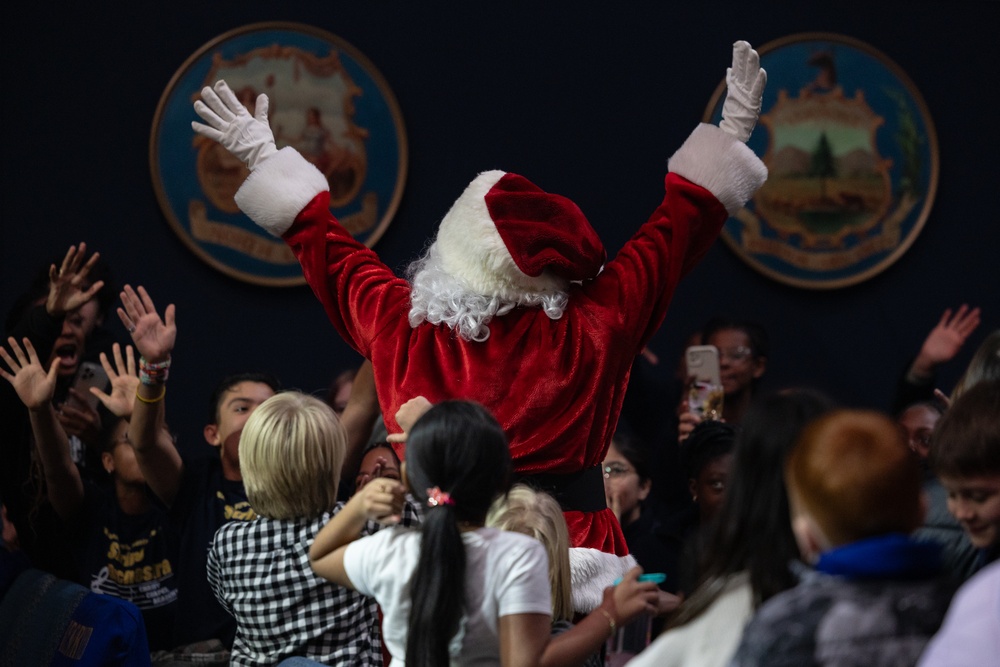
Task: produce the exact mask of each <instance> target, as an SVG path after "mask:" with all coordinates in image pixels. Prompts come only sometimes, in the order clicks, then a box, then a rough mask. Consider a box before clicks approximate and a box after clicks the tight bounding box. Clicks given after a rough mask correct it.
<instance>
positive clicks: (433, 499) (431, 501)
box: [427, 486, 455, 507]
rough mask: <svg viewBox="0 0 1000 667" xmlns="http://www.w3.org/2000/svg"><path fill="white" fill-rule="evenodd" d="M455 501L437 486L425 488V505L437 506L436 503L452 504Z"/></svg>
mask: <svg viewBox="0 0 1000 667" xmlns="http://www.w3.org/2000/svg"><path fill="white" fill-rule="evenodd" d="M454 504H455V501H454V500H452V499H451V496H450V495H449V494H448V492H447V491H442V490H441V489H440V488H439V487H437V486H435V487H432V488H430V489H427V506H428V507H437V506H438V505H454Z"/></svg>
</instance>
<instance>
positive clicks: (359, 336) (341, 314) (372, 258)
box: [284, 192, 410, 358]
mask: <svg viewBox="0 0 1000 667" xmlns="http://www.w3.org/2000/svg"><path fill="white" fill-rule="evenodd" d="M329 205H330V193H329V192H321V193H319V194H318V195H316V197H314V198H313V200H312V201H310V202H309V203H308V204H307V205H306V207H305V208H303V209H302V211H301V212H300V213H299V214H298V216H296V218H295V222H294V223H293V224H292V226H291V227H290V228H289V229H288V231H287V232H285V235H284V239H285V242H286V243H288V245H289V247H290V248H291V249H292V252H294V253H295V256H296V257H297V258H298V260H299V263H300V264H301V265H302V273H303V274H304V275H305V278H306V282H307V283H309V286H310V287H311V288H312V291H313V293H314V294H315V295H316V298H317V299H319V301H320V303H322V304H323V309H324V310H325V311H326V314H327V317H329V318H330V321H331V322H332V323H333V326H334V327H335V328H336V329H337V332H338V333H340V335H341V336H342V337H343V338H344V340H345V341H347V343H348V344H350V345H351V347H353V348H354V349H355V350H357V351H358V352H359V353H361V354H362V355H364V356H365V357H366V358H370V357H371V342H372V340H373V339H374V338H375V337H376V336H377V335H378V333H379V332H380V331H381V330H382V329H383V328H384V327H386V326H389V325H392V324H394V323H398V322H399V321H400V319H399V318H403V321H405V320H406V317H407V312H408V309H409V302H410V297H409V294H410V288H409V284H408V283H407V282H406V281H405V280H403V279H401V278H397V277H396V276H395V275H394V274H393V273H392V271H391V270H390V269H389V268H388V267H387V266H386V265H385V264H383V263H382V261H381V260H380V259H379V258H378V255H376V254H375V252H374V251H373V250H371V249H370V248H367V247H366V246H364V245H363V244H361V243H358V242H357V241H356V240H355V239H354V237H352V236H351V235H350V234H349V233H347V231H346V230H345V229H344V228H343V227H341V226H340V224H339V223H338V222H337V220H336V218H334V217H333V214H332V213H330V207H329Z"/></svg>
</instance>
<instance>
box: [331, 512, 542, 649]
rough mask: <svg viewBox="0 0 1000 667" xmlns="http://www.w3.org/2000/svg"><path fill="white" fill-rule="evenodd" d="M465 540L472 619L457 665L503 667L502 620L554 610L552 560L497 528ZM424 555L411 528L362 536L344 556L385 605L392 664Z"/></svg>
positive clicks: (362, 588) (532, 543) (466, 621)
mask: <svg viewBox="0 0 1000 667" xmlns="http://www.w3.org/2000/svg"><path fill="white" fill-rule="evenodd" d="M462 540H463V542H465V557H466V569H465V602H466V616H465V617H464V618H463V619H462V627H463V632H464V635H463V637H462V641H461V649H460V651H459V653H458V654H457V655H456V654H455V653H454V652H453V653H452V656H451V658H452V664H453V665H456V664H460V665H499V664H500V637H499V627H500V626H499V619H500V617H501V616H510V615H512V614H551V613H552V600H551V590H550V588H549V574H548V570H549V562H548V556H547V555H546V554H545V548H544V547H543V546H542V544H541V543H540V542H538V541H537V540H535V539H534V538H531V537H528V536H527V535H521V534H520V533H511V532H507V531H501V530H496V529H495V528H479V529H477V530H474V531H469V532H466V533H462ZM419 558H420V532H419V531H417V530H413V529H406V528H392V529H390V530H383V531H381V532H379V533H377V534H375V535H372V536H370V537H364V538H361V539H359V540H356V541H354V542H352V543H351V544H349V545H348V547H347V550H346V551H345V552H344V570H345V572H346V573H347V576H348V578H349V579H350V580H351V583H352V584H353V585H354V588H355V589H356V590H357V591H358V592H359V593H363V594H364V595H370V596H372V597H374V598H375V600H376V601H377V602H378V603H379V605H380V606H381V607H382V615H383V619H382V638H383V641H384V643H385V646H386V648H388V649H389V653H390V654H391V655H392V662H393V665H402V664H403V661H404V659H405V658H406V633H407V621H408V618H409V615H410V580H411V579H412V577H413V571H414V569H415V568H416V566H417V562H418V560H419ZM545 623H546V624H548V623H549V621H545Z"/></svg>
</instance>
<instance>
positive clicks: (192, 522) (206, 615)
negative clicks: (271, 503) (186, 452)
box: [170, 456, 257, 648]
mask: <svg viewBox="0 0 1000 667" xmlns="http://www.w3.org/2000/svg"><path fill="white" fill-rule="evenodd" d="M256 516H257V515H256V514H255V513H254V511H253V508H251V507H250V503H249V501H247V494H246V491H245V490H244V488H243V482H234V481H231V480H227V479H226V478H225V477H223V475H222V462H221V461H220V460H219V458H218V457H217V456H210V457H205V458H200V459H195V460H193V461H187V460H186V461H185V462H184V474H183V476H182V478H181V485H180V488H179V489H178V491H177V497H176V498H175V499H174V504H173V506H172V507H171V508H170V519H171V523H172V525H173V526H174V527H175V528H176V530H177V531H178V532H179V533H180V559H179V562H178V567H177V575H178V589H179V599H178V609H177V621H176V623H175V625H174V643H175V645H177V646H180V645H184V644H192V643H194V642H198V641H203V640H205V639H212V638H215V639H219V640H220V641H222V643H223V644H225V645H226V647H227V648H232V645H233V639H234V638H235V636H236V620H235V619H234V618H233V617H232V616H231V615H230V614H229V612H227V611H226V610H225V609H223V608H222V606H221V605H220V604H219V602H218V600H216V599H215V594H214V593H212V589H211V587H210V586H209V585H208V575H207V564H208V549H209V547H211V546H212V540H213V538H214V537H215V531H217V530H218V529H219V528H220V527H222V525H223V524H225V523H228V522H230V521H251V520H253V519H255V518H256Z"/></svg>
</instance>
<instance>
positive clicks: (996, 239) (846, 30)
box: [0, 0, 1000, 446]
mask: <svg viewBox="0 0 1000 667" xmlns="http://www.w3.org/2000/svg"><path fill="white" fill-rule="evenodd" d="M67 4H69V3H67ZM117 4H124V3H74V6H72V7H70V8H66V9H54V8H53V7H52V5H49V4H46V3H23V4H22V5H20V6H19V14H18V15H16V16H15V15H14V14H10V15H8V18H7V19H6V20H5V21H4V22H3V53H4V59H3V62H4V64H3V67H4V83H5V85H4V92H3V95H4V97H3V102H4V103H3V107H2V116H0V118H2V123H3V127H4V129H5V131H4V133H3V157H4V159H3V184H2V187H3V198H2V201H3V215H2V220H3V234H2V236H0V238H2V241H0V243H2V251H0V267H2V268H0V270H2V281H0V285H2V294H0V311H2V312H6V310H7V308H8V307H9V306H10V304H11V302H12V301H13V299H14V298H15V296H16V295H17V293H18V292H19V291H20V290H21V289H22V288H23V286H24V284H25V283H26V281H27V278H28V276H29V274H31V273H33V272H34V271H35V270H36V269H37V267H38V266H39V265H42V264H44V263H47V262H48V261H50V259H51V258H52V257H53V256H56V255H59V254H60V253H61V252H63V251H64V250H65V247H66V246H68V245H69V244H70V243H73V242H77V241H80V240H86V241H87V242H88V243H89V244H90V245H91V247H93V248H95V249H98V250H100V251H101V252H102V253H103V254H104V255H105V256H106V257H107V258H108V260H109V261H110V262H111V264H112V265H113V267H114V269H115V271H116V273H117V274H118V276H119V278H120V279H122V280H127V281H129V282H132V283H133V284H139V283H141V284H144V285H146V286H147V287H148V288H149V290H150V292H151V293H152V294H153V296H154V298H155V299H156V300H157V302H158V304H159V305H161V307H162V306H163V305H165V304H166V303H167V302H173V303H176V304H177V309H178V311H177V313H178V314H177V318H178V323H179V328H180V334H179V341H178V345H177V350H176V355H175V357H176V365H175V369H174V375H173V377H172V379H171V381H170V396H169V402H170V407H169V408H168V410H169V419H170V421H171V422H172V423H173V424H174V425H175V426H177V427H178V428H179V430H180V431H181V434H182V438H183V441H184V443H185V445H187V446H191V445H193V444H194V443H196V442H198V441H199V440H200V429H201V425H202V423H203V422H204V415H203V413H204V407H203V404H204V402H205V401H206V400H207V396H208V392H209V389H210V386H211V385H212V384H213V383H214V381H215V380H216V379H217V378H218V377H220V376H221V375H223V374H224V373H226V372H229V371H231V370H241V369H249V368H269V369H272V370H274V371H275V372H277V373H278V374H279V375H280V376H281V377H282V378H283V380H284V382H285V383H286V384H287V385H289V386H294V387H299V388H302V389H304V390H308V391H314V390H321V389H323V388H325V387H326V385H327V384H328V382H329V380H330V378H331V377H333V375H334V374H335V373H336V372H337V371H339V370H340V369H342V368H344V367H347V366H353V365H356V364H357V363H358V361H359V358H358V357H357V356H356V355H355V353H354V352H353V351H351V350H350V349H349V348H348V347H347V346H346V345H345V344H344V343H343V342H341V341H340V340H339V339H338V337H337V336H336V334H335V332H334V331H333V329H332V328H331V327H330V326H329V324H328V323H327V321H326V319H325V316H324V315H323V313H322V310H321V309H320V307H319V305H318V304H317V303H316V301H315V299H314V298H313V296H312V294H311V293H310V292H309V291H308V289H307V288H305V287H302V288H294V289H287V288H286V289H279V288H262V287H256V286H252V285H249V284H245V283H242V282H239V281H236V280H234V279H232V278H229V277H227V276H224V275H222V274H221V273H218V272H217V271H215V270H214V269H212V268H210V267H209V266H207V265H205V264H203V263H202V262H201V261H200V260H199V259H197V258H196V257H195V256H194V255H192V254H191V253H190V252H189V251H188V250H187V249H186V248H185V246H184V245H183V244H182V243H181V241H180V240H179V239H178V238H177V237H176V235H175V234H174V232H173V231H172V230H171V229H170V227H169V226H168V225H167V223H166V221H165V219H164V217H163V215H162V214H161V212H160V209H159V207H158V205H157V203H156V200H155V197H154V194H153V188H152V185H151V181H150V175H149V167H148V141H149V132H150V126H151V122H152V118H153V113H154V111H155V108H156V104H157V102H158V100H159V97H160V95H161V93H162V91H163V89H164V87H165V86H166V85H167V82H168V81H169V79H170V77H171V76H172V75H173V74H174V72H175V71H176V70H177V68H179V67H180V66H181V64H182V63H183V62H184V61H185V59H186V58H187V57H188V56H189V55H191V54H192V53H193V52H194V51H196V50H197V49H198V48H199V47H200V46H201V45H202V44H204V43H205V42H207V41H208V40H210V39H212V38H213V37H215V36H217V35H219V34H221V33H223V32H226V31H228V30H231V29H233V28H235V27H238V26H241V25H244V24H247V23H253V22H257V21H267V20H290V21H299V22H305V23H311V24H313V25H316V26H318V27H320V28H323V29H326V30H329V31H331V32H333V33H335V34H337V35H339V36H340V37H342V38H343V39H346V40H347V41H349V42H351V43H352V44H354V45H355V46H356V47H357V48H358V49H360V50H361V51H362V52H363V53H365V54H366V55H367V56H368V57H369V58H370V59H371V60H372V61H373V62H374V63H375V65H376V66H377V67H378V68H379V70H380V71H381V72H382V74H383V75H384V76H385V78H386V79H387V80H388V82H389V84H390V86H391V87H392V88H393V90H394V91H395V93H396V96H397V98H398V100H399V103H400V106H401V107H402V111H403V114H404V117H405V121H406V126H407V133H408V137H409V147H410V163H409V179H408V182H407V188H406V193H405V196H404V198H403V201H402V204H401V206H400V208H399V211H398V214H397V216H396V219H395V221H394V222H393V224H392V226H391V228H390V229H389V231H388V232H387V233H386V235H385V236H384V237H383V239H382V240H381V241H380V242H379V244H378V245H377V247H376V250H377V251H378V252H379V254H380V255H381V256H382V258H383V259H384V260H385V261H386V262H387V263H388V264H389V265H390V266H392V267H395V268H398V267H401V266H404V265H405V264H406V263H407V262H408V261H409V260H410V259H412V258H413V257H414V255H415V254H416V253H417V252H418V251H419V249H420V248H421V247H422V245H423V244H424V242H425V241H426V239H427V238H428V237H429V236H431V235H432V234H433V232H434V230H435V226H436V222H437V220H438V219H439V218H440V217H441V215H443V213H444V212H445V211H446V210H447V209H448V207H449V205H450V204H451V202H452V200H453V199H454V198H455V197H456V196H457V195H458V194H459V193H460V192H461V190H462V188H463V187H464V186H465V185H466V184H467V183H468V181H469V180H471V179H472V177H473V176H474V175H475V174H476V173H477V172H478V171H481V170H484V169H488V168H502V169H505V170H508V171H515V172H518V173H522V174H524V175H526V176H528V177H529V178H531V179H532V180H533V181H535V182H536V183H537V184H539V185H540V186H541V187H543V188H545V189H546V190H549V191H551V192H558V193H560V194H565V195H567V196H570V197H572V198H573V199H574V200H576V201H577V203H578V204H579V205H580V206H581V208H582V209H583V210H584V212H586V213H587V215H588V216H589V217H590V218H591V220H592V222H593V224H594V226H595V227H596V228H597V229H598V231H599V232H600V233H601V235H602V236H603V238H604V240H605V243H606V244H607V246H608V248H609V250H611V251H612V252H613V251H615V250H617V249H618V248H619V247H620V246H621V245H622V244H623V243H624V241H625V240H626V239H627V238H628V236H629V235H630V234H631V233H632V232H633V231H634V230H635V228H636V227H637V226H638V225H639V224H641V222H642V221H644V220H645V218H646V217H647V215H648V214H649V212H650V211H651V210H652V209H653V208H654V207H655V206H656V205H657V203H658V202H659V198H660V194H661V183H662V176H663V171H664V169H665V164H666V159H667V158H668V157H669V156H670V154H671V153H672V152H673V151H674V150H675V149H676V148H677V147H678V146H679V145H680V143H681V142H682V141H683V140H684V138H685V136H686V135H687V134H688V132H690V130H691V129H692V128H693V126H694V125H695V123H697V122H698V121H699V119H700V118H701V115H702V113H703V110H704V108H705V106H706V104H707V101H708V99H709V97H710V96H711V94H712V91H713V90H714V88H715V86H716V85H717V84H718V82H719V81H720V80H721V78H722V76H723V74H724V71H725V67H726V66H727V64H728V63H729V59H730V48H731V44H732V42H733V41H734V40H735V39H746V40H748V41H750V42H751V43H753V44H755V45H761V44H763V43H765V42H768V41H770V40H772V39H776V38H778V37H782V36H785V35H788V34H792V33H797V32H804V31H830V32H837V33H842V34H845V35H849V36H851V37H855V38H858V39H861V40H863V41H866V42H868V43H870V44H872V45H873V46H875V47H876V48H878V49H879V50H881V51H882V52H884V53H885V54H886V55H888V56H889V57H890V58H892V59H893V60H895V61H896V62H897V63H898V64H899V65H900V66H901V67H902V68H903V69H904V70H905V71H906V72H907V73H908V74H909V76H910V77H911V78H912V79H913V81H914V82H915V83H916V85H917V86H918V88H919V89H920V90H921V92H922V93H923V95H924V97H925V99H926V102H927V105H928V107H929V108H930V112H931V114H932V116H933V119H934V122H935V124H936V127H937V131H938V135H939V140H940V151H941V179H940V187H939V190H938V195H937V200H936V202H935V205H934V209H933V212H932V214H931V216H930V219H929V220H928V221H927V224H926V226H925V228H924V231H923V232H922V234H921V235H920V237H919V238H918V239H917V241H916V243H915V244H914V245H913V246H912V248H911V249H910V250H909V251H908V252H907V253H906V254H905V255H904V256H903V257H902V258H901V259H900V260H899V261H898V262H897V263H896V264H895V265H894V266H892V267H891V268H890V269H889V270H887V271H885V272H884V273H882V274H881V275H879V276H877V277H875V278H873V279H871V280H868V281H867V282H864V283H862V284H860V285H857V286H854V287H851V288H847V289H842V290H836V291H829V292H818V291H808V290H800V289H795V288H790V287H786V286H783V285H780V284H777V283H775V282H773V281H771V280H769V279H767V278H765V277H763V276H761V275H759V274H757V273H756V272H754V271H753V270H751V269H750V268H748V267H747V266H745V265H744V264H743V263H742V262H741V261H740V260H739V259H738V258H737V257H736V256H735V255H734V254H733V253H731V252H730V251H729V250H728V249H727V248H726V247H724V246H723V245H722V244H721V243H719V244H717V246H716V247H714V248H713V249H712V251H711V252H710V253H709V254H708V256H707V257H706V259H705V261H704V262H703V263H702V264H701V265H700V266H699V267H698V268H697V269H696V270H695V271H694V273H693V274H692V275H691V276H690V277H689V278H688V279H687V281H686V282H685V283H684V284H683V285H682V287H681V289H680V291H679V292H678V294H677V295H676V297H675V299H674V303H673V306H672V308H671V310H670V312H669V314H668V319H667V322H666V324H665V326H664V327H663V329H662V330H661V331H660V332H659V333H658V334H657V336H656V337H655V338H654V340H653V341H652V344H651V347H652V349H653V350H654V351H655V352H657V353H658V354H660V356H661V357H662V358H663V359H664V364H663V366H661V368H662V369H663V372H664V373H667V372H669V370H670V368H672V364H673V362H674V360H675V359H676V357H677V355H678V354H679V353H680V345H681V342H682V340H683V338H684V337H685V336H686V335H687V333H688V332H689V331H691V330H693V329H695V328H697V327H698V326H699V325H700V324H701V323H702V322H703V321H704V320H705V319H707V318H708V317H709V316H710V315H712V314H713V313H715V312H720V311H725V312H731V313H735V314H737V315H744V316H750V317H753V318H756V319H758V320H759V321H761V322H762V323H763V324H764V325H765V326H766V327H767V329H768V330H769V332H770V333H771V336H772V338H773V352H772V355H771V369H770V372H769V373H768V379H767V384H768V385H769V386H771V387H772V388H774V387H779V386H783V385H787V384H793V383H795V384H812V385H817V386H820V387H823V388H825V389H826V390H828V391H829V392H831V393H832V394H834V395H835V396H836V397H837V398H838V399H840V400H841V401H843V402H845V403H848V404H853V405H869V406H875V407H882V406H885V405H887V403H888V400H889V394H890V393H891V389H892V385H893V382H894V378H895V376H896V375H897V374H898V372H899V370H900V369H901V368H902V366H903V365H904V364H905V363H906V361H907V359H908V357H909V356H911V355H912V354H913V353H914V352H915V351H916V349H917V347H918V346H919V344H920V342H921V340H922V338H923V336H924V334H925V333H926V332H927V331H928V330H929V328H930V327H931V326H932V325H933V323H934V322H935V321H936V319H937V317H938V316H939V314H940V312H941V311H942V310H943V309H944V308H945V307H946V306H950V305H955V304H958V303H961V302H963V301H968V302H970V303H976V304H980V305H982V306H983V307H984V308H986V309H987V310H986V314H985V320H986V321H985V322H984V324H983V326H981V328H980V330H979V331H977V332H976V334H975V335H974V337H973V340H971V341H970V344H969V345H968V346H967V349H966V350H964V351H963V353H962V355H961V357H960V358H959V359H957V360H956V361H955V362H953V363H952V364H951V365H949V366H948V367H947V368H945V369H944V371H943V373H942V374H941V384H942V386H944V387H945V388H950V386H951V383H953V382H954V380H955V379H957V377H958V375H959V374H960V373H961V370H962V368H963V367H964V365H965V363H966V362H967V361H968V358H969V357H970V356H971V353H972V350H973V348H974V347H975V346H976V345H977V344H978V343H979V341H980V340H981V339H982V338H983V336H984V335H985V334H986V332H987V331H988V330H989V329H991V328H996V327H997V326H1000V296H998V294H1000V292H998V285H1000V281H998V279H997V275H1000V274H998V271H997V267H996V265H997V264H998V258H1000V252H998V250H1000V222H998V216H997V213H996V204H995V203H994V202H993V196H994V195H995V194H996V192H997V190H998V187H1000V179H998V170H997V168H996V167H995V161H996V155H997V153H998V148H1000V141H998V139H997V137H998V128H1000V122H998V117H1000V113H998V108H1000V105H998V99H997V98H998V95H997V92H996V91H997V87H998V85H1000V83H998V82H1000V77H998V75H997V74H998V69H997V60H996V57H995V49H994V48H992V46H991V45H992V44H993V43H994V40H995V29H996V26H997V25H1000V11H998V9H1000V5H998V3H996V2H948V3H945V2H907V3H898V2H883V3H873V2H868V3H836V2H835V3H804V2H797V3H783V2H782V3H774V2H769V3H760V2H758V3H746V6H744V7H741V6H739V5H736V4H735V3H721V2H713V3H666V2H643V3H610V2H606V3H576V2H573V3H571V2H561V1H560V2H535V3H492V4H490V5H486V4H485V3H481V2H419V3H418V2H389V1H386V0H370V1H367V2H351V3H347V2H326V3H319V2H299V1H296V0H285V1H284V2H281V3H275V2H263V1H259V0H249V1H246V2H241V3H208V2H203V3H194V2H189V1H178V2H172V3H160V5H159V8H156V9H151V8H146V7H144V6H143V5H145V4H146V3H131V4H130V5H129V6H128V7H127V8H125V9H112V8H110V7H107V6H105V5H117ZM677 5H681V6H679V7H678V6H677ZM113 324H114V325H115V326H116V327H120V325H119V324H118V323H117V322H115V323H113Z"/></svg>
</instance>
